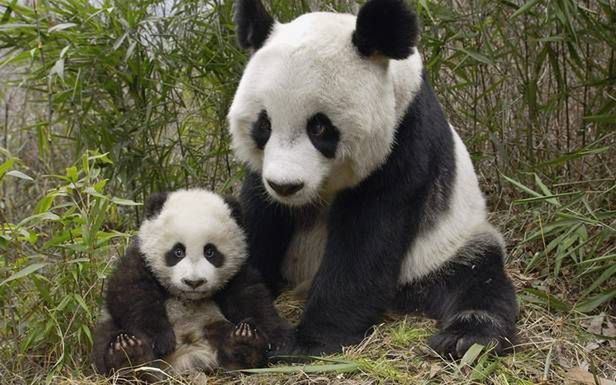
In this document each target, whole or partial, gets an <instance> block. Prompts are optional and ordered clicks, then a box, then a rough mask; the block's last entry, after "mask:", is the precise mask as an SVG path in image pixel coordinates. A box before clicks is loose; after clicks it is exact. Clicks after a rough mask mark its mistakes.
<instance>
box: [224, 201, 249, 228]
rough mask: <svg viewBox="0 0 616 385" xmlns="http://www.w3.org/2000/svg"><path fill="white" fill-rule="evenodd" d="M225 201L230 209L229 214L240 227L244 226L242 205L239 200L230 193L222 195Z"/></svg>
mask: <svg viewBox="0 0 616 385" xmlns="http://www.w3.org/2000/svg"><path fill="white" fill-rule="evenodd" d="M224 200H225V203H226V204H227V206H229V208H230V209H231V216H232V217H233V219H234V220H235V222H237V224H238V225H239V226H240V227H242V228H243V227H244V214H242V205H241V204H240V202H239V201H238V200H237V199H236V198H235V197H232V196H230V195H227V196H225V197H224Z"/></svg>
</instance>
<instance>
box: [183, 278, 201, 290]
mask: <svg viewBox="0 0 616 385" xmlns="http://www.w3.org/2000/svg"><path fill="white" fill-rule="evenodd" d="M182 282H184V283H185V284H186V285H187V286H190V287H191V288H193V289H196V288H198V287H199V286H201V285H203V284H204V283H205V279H196V280H190V279H183V280H182Z"/></svg>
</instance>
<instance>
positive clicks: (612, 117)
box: [582, 114, 616, 123]
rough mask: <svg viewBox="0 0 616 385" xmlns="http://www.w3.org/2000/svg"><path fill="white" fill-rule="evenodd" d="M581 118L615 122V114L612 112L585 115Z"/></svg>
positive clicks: (590, 120) (591, 120)
mask: <svg viewBox="0 0 616 385" xmlns="http://www.w3.org/2000/svg"><path fill="white" fill-rule="evenodd" d="M582 119H584V120H585V121H587V122H593V123H616V115H613V114H601V115H586V116H584V117H582Z"/></svg>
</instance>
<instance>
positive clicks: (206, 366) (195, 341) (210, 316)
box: [164, 298, 225, 374]
mask: <svg viewBox="0 0 616 385" xmlns="http://www.w3.org/2000/svg"><path fill="white" fill-rule="evenodd" d="M165 305H166V307H167V317H169V322H170V323H171V326H172V327H173V331H174V333H175V338H176V349H175V351H174V352H173V353H171V354H170V355H168V356H167V357H165V358H164V361H165V362H166V363H168V364H169V365H170V366H171V367H172V368H173V371H174V372H176V373H180V374H181V373H189V372H194V371H196V370H199V371H211V370H213V369H215V368H217V367H218V366H219V362H218V357H217V353H218V352H217V350H216V349H215V348H214V347H213V346H212V345H211V344H210V343H209V341H208V340H207V338H206V335H205V329H206V328H207V326H208V325H211V324H212V323H214V322H218V321H224V320H225V317H224V316H223V315H222V313H221V312H220V309H219V308H218V306H217V305H216V303H215V302H213V301H209V300H206V301H201V302H196V301H184V302H183V301H179V300H178V299H176V298H171V299H169V300H167V302H166V303H165Z"/></svg>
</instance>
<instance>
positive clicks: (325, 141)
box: [306, 112, 340, 159]
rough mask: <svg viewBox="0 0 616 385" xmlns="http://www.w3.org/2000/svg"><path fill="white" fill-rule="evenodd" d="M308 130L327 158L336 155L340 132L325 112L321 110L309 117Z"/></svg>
mask: <svg viewBox="0 0 616 385" xmlns="http://www.w3.org/2000/svg"><path fill="white" fill-rule="evenodd" d="M306 131H307V132H308V138H310V141H311V142H312V144H313V146H314V147H316V149H317V150H319V151H320V152H321V154H323V156H325V157H326V158H330V159H333V158H334V157H335V156H336V148H337V147H338V142H339V141H340V132H339V131H338V129H337V128H336V126H334V124H333V123H332V121H331V120H329V118H328V117H327V115H325V114H324V113H321V112H319V113H318V114H315V115H314V116H312V117H311V118H310V119H308V123H307V128H306ZM317 133H319V134H317Z"/></svg>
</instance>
